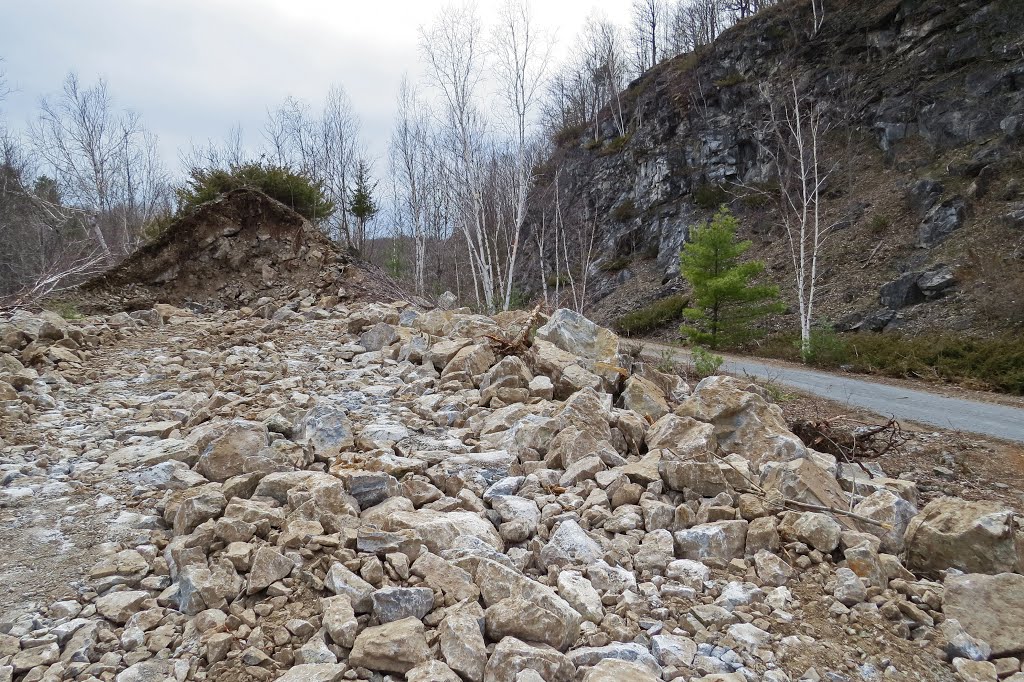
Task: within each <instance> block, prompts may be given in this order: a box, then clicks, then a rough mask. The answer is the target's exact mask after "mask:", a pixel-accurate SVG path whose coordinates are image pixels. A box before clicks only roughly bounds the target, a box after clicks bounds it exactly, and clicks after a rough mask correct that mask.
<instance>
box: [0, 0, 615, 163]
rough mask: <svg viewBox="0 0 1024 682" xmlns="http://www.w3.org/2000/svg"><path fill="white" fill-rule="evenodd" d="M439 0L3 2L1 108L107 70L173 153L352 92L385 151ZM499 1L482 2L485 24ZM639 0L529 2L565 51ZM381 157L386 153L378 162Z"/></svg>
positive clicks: (19, 105)
mask: <svg viewBox="0 0 1024 682" xmlns="http://www.w3.org/2000/svg"><path fill="white" fill-rule="evenodd" d="M445 4H448V3H446V2H441V1H435V0H0V6H2V13H0V14H2V20H0V57H2V58H3V59H4V62H5V63H4V65H3V69H4V70H5V71H6V72H7V77H8V81H9V85H10V86H12V87H14V88H15V92H13V93H12V94H11V95H10V97H9V98H8V99H7V101H6V102H4V103H3V104H2V105H0V107H2V108H3V110H4V112H5V114H6V116H7V119H8V121H9V122H10V124H11V125H12V127H19V126H21V125H23V124H24V123H25V122H26V121H27V120H28V119H29V118H30V117H32V116H34V112H35V108H36V106H37V104H38V102H39V99H40V97H42V96H43V95H46V94H47V93H52V92H56V91H58V90H59V89H60V87H61V82H62V80H63V78H64V75H65V74H66V73H67V72H68V71H71V70H74V71H76V72H77V73H78V75H79V77H80V79H81V80H82V82H83V83H85V84H92V83H94V82H95V80H96V78H97V77H103V78H105V79H106V80H107V82H108V85H109V88H110V91H111V93H112V94H113V95H114V97H115V100H116V104H117V105H119V106H125V107H129V108H132V109H134V110H135V111H137V112H139V113H140V114H141V115H142V119H143V121H144V123H145V124H146V125H147V126H148V127H149V128H150V130H152V131H153V132H155V133H156V134H157V135H159V137H160V146H161V150H162V152H163V154H164V157H165V159H166V160H167V161H168V163H169V164H171V165H172V166H173V167H175V168H176V166H177V152H178V149H179V148H181V147H187V146H188V145H189V144H190V141H196V142H199V143H203V142H205V141H206V140H207V139H221V138H223V137H225V136H226V135H227V134H228V132H229V131H230V129H231V128H232V127H233V126H235V125H236V124H240V125H241V126H242V129H243V130H244V132H245V135H246V140H247V142H248V143H249V144H256V143H258V142H259V140H260V138H259V135H260V129H261V127H262V125H263V120H264V117H265V113H266V110H267V107H268V106H275V105H277V104H279V103H280V102H281V101H282V100H283V99H284V98H285V97H286V96H288V95H294V96H296V97H299V98H302V99H306V100H309V101H311V102H314V103H315V102H319V101H320V99H321V98H322V97H323V95H324V94H325V93H326V91H327V89H328V87H329V86H330V85H331V84H332V83H337V84H340V85H342V86H343V87H344V88H345V89H346V90H347V91H348V93H349V95H350V97H351V99H352V101H353V104H354V106H355V109H356V112H357V113H358V115H359V117H360V118H361V120H362V126H363V135H364V139H365V142H366V144H367V147H368V149H369V152H370V154H371V155H376V156H378V157H383V155H384V154H385V150H386V146H387V140H388V138H389V136H390V131H391V125H392V114H393V111H394V101H395V95H396V93H397V90H398V85H399V82H400V80H401V78H402V75H403V73H406V72H409V73H410V74H412V75H415V74H416V73H417V72H418V69H419V64H418V47H417V45H418V29H419V27H420V26H421V25H424V24H429V23H430V21H431V20H432V18H433V16H434V15H435V13H436V12H437V11H438V9H439V8H441V7H443V6H444V5H445ZM498 4H499V3H498V0H481V1H480V2H478V6H479V8H480V10H481V15H482V16H483V18H484V20H485V21H486V20H487V19H488V17H490V16H492V15H493V13H494V10H495V9H496V7H497V6H498ZM629 5H630V0H543V1H541V2H538V1H537V0H534V2H533V12H534V15H535V16H536V18H537V20H538V23H541V24H543V25H544V26H545V27H547V28H548V29H549V30H550V31H552V32H553V33H555V35H556V37H557V44H556V56H558V55H561V54H563V53H564V52H565V50H566V49H568V47H569V46H570V45H571V43H572V41H573V39H574V38H575V36H576V34H577V32H578V31H579V29H580V28H581V27H582V25H583V22H584V21H585V19H586V17H587V16H588V15H589V14H590V13H591V12H592V11H593V10H595V9H596V10H597V11H599V12H602V13H603V14H604V15H605V16H607V17H609V18H610V19H613V20H615V21H618V22H620V23H625V20H626V17H627V15H628V12H629ZM382 170H383V162H382V161H381V162H378V172H380V171H382Z"/></svg>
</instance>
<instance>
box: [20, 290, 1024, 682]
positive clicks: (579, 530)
mask: <svg viewBox="0 0 1024 682" xmlns="http://www.w3.org/2000/svg"><path fill="white" fill-rule="evenodd" d="M266 305H271V306H273V307H274V308H275V313H274V314H272V315H271V316H270V317H271V319H270V320H268V319H267V318H266V316H264V315H263V314H262V313H261V311H258V310H255V309H252V308H245V307H243V308H241V309H240V310H237V311H230V312H220V313H209V314H203V315H195V314H193V313H190V312H188V311H186V310H182V309H177V308H173V307H170V306H164V305H161V306H157V307H155V308H153V309H149V310H141V311H137V312H134V313H131V314H125V313H119V314H116V315H112V316H109V317H95V318H86V319H84V320H80V321H77V322H72V323H69V322H66V321H64V320H62V319H61V318H59V317H56V316H54V315H52V314H43V315H40V316H32V315H19V316H16V317H14V318H12V319H10V320H8V321H7V322H6V323H0V351H2V352H0V420H2V421H0V426H2V431H0V433H2V434H3V439H4V440H3V443H0V445H2V447H3V450H2V452H3V455H2V460H0V546H3V547H4V548H5V554H4V556H3V557H0V574H2V575H3V576H4V583H6V584H5V585H3V586H0V681H3V682H10V681H12V680H16V681H19V682H29V681H32V682H39V681H44V680H45V681H50V680H72V679H73V680H83V681H84V680H104V681H109V680H115V681H116V682H139V681H150V680H177V681H178V682H182V681H184V680H226V681H233V680H273V679H279V680H285V681H286V682H307V681H317V682H319V681H328V680H400V679H405V680H410V681H419V682H427V681H452V682H458V681H468V682H481V681H487V682H504V681H508V682H512V681H516V682H537V681H570V680H582V681H584V682H611V681H636V682H641V681H653V680H683V681H687V682H690V681H694V680H696V681H699V682H759V681H763V682H785V681H794V682H795V681H796V680H808V681H810V680H829V681H831V682H841V681H843V680H849V681H851V682H852V681H854V680H899V679H918V680H943V679H960V680H964V681H965V682H976V681H995V680H997V679H1006V680H1012V681H1013V682H1021V681H1022V680H1024V673H1022V672H1020V659H1019V657H1020V656H1021V655H1022V654H1024V575H1021V572H1022V568H1024V531H1022V529H1021V526H1020V520H1019V518H1018V517H1016V516H1015V515H1014V514H1013V513H1012V512H1011V511H1010V510H1007V509H1002V508H1000V507H999V506H998V505H995V504H991V503H984V502H966V501H963V500H959V499H955V498H939V499H936V500H933V501H931V502H929V503H928V504H927V505H924V506H923V508H921V509H919V508H918V507H919V506H920V505H921V500H920V499H919V496H918V491H917V489H916V487H915V486H914V484H913V483H912V482H910V481H906V480H900V479H898V478H887V477H884V476H879V475H875V474H870V473H868V471H867V470H866V469H864V468H861V467H859V466H857V465H856V464H849V463H845V462H837V461H836V460H835V458H833V457H831V456H829V455H825V454H821V453H818V452H815V451H813V450H810V449H808V448H807V447H805V446H804V445H803V443H802V442H801V441H800V440H799V439H798V438H796V437H795V436H794V435H793V434H792V433H790V432H789V431H788V430H787V428H786V424H785V421H784V420H783V418H782V414H781V410H780V409H779V407H778V406H776V405H774V404H772V403H771V402H770V400H769V399H768V398H767V396H766V395H765V393H764V392H763V391H762V390H761V389H760V388H759V387H758V386H754V385H749V384H747V383H745V382H743V381H740V380H737V379H734V378H730V377H709V378H707V379H704V380H703V381H701V382H700V383H698V384H697V385H695V386H692V387H691V386H689V385H687V384H686V382H685V381H683V380H682V379H680V378H679V377H677V376H672V375H667V374H663V373H661V372H659V371H657V370H656V369H655V368H653V367H651V366H650V365H648V364H644V363H641V362H637V361H635V360H634V359H632V358H630V357H628V356H626V355H624V354H622V353H621V352H620V348H619V344H618V339H617V338H616V337H615V336H614V335H613V334H611V333H610V332H608V331H607V330H605V329H602V328H600V327H597V326H596V325H594V324H593V323H591V322H590V321H588V320H586V319H585V318H583V317H581V316H579V315H577V314H576V313H573V312H571V311H568V310H559V311H557V312H555V313H554V314H553V315H552V316H551V317H550V318H549V319H547V320H546V321H544V324H543V325H542V326H541V327H540V328H539V329H538V330H537V331H536V334H535V335H534V338H533V339H532V342H530V343H529V344H528V346H522V347H520V348H519V350H520V352H519V353H518V354H516V355H508V356H505V357H502V356H501V355H502V353H501V349H508V348H511V347H514V346H515V345H516V344H513V343H510V342H511V340H513V339H521V338H523V337H522V335H521V334H520V332H521V331H522V329H523V327H524V326H529V325H530V324H531V323H532V322H533V320H532V317H531V316H530V315H528V314H525V313H506V314H502V315H499V316H496V317H493V318H492V317H486V316H481V315H474V314H471V313H469V312H468V311H465V310H455V311H442V310H435V311H430V312H420V311H418V310H416V309H414V308H412V307H410V306H408V305H406V304H403V303H393V304H351V305H345V304H340V303H337V302H336V301H316V300H315V297H313V296H303V297H301V298H296V299H293V300H291V301H288V302H276V303H270V304H266ZM501 339H504V340H505V341H506V343H505V344H502V343H499V342H498V340H501ZM48 524H49V525H48ZM74 530H77V531H78V532H79V533H80V534H79V535H76V534H74V532H73V531H74ZM26 565H31V568H32V569H34V570H32V571H22V570H19V566H21V567H23V568H24V567H25V566H26ZM46 575H52V576H57V577H58V578H59V579H58V580H55V581H51V582H49V583H48V582H46V580H45V576H46ZM5 587H6V588H7V591H4V588H5Z"/></svg>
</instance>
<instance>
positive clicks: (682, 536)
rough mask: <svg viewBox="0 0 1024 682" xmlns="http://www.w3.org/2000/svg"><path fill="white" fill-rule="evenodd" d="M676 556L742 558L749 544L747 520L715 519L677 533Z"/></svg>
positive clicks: (723, 559) (727, 559)
mask: <svg viewBox="0 0 1024 682" xmlns="http://www.w3.org/2000/svg"><path fill="white" fill-rule="evenodd" d="M675 545H676V556H678V557H679V558H681V559H691V560H695V561H700V560H702V559H721V560H722V561H730V560H732V559H742V558H743V555H744V551H745V549H746V546H747V522H746V521H715V522H713V523H704V524H700V525H698V526H694V527H693V528H687V529H685V530H680V531H677V532H676V534H675Z"/></svg>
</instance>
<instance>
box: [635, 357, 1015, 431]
mask: <svg viewBox="0 0 1024 682" xmlns="http://www.w3.org/2000/svg"><path fill="white" fill-rule="evenodd" d="M644 346H645V348H649V349H651V350H652V351H654V352H656V353H660V352H661V351H662V350H663V349H669V350H671V351H672V352H673V353H675V354H676V356H677V357H678V358H679V359H680V360H688V359H689V354H688V353H687V352H686V351H684V350H680V349H678V348H673V347H671V346H664V345H662V344H656V343H645V344H644ZM722 369H723V370H724V371H726V372H729V373H730V374H738V375H743V374H744V373H746V374H750V375H751V376H755V377H758V378H762V379H771V380H773V381H776V382H778V383H780V384H785V385H786V386H791V387H793V388H795V389H797V390H800V391H803V392H804V393H810V394H813V395H818V396H822V397H824V398H828V399H830V400H835V401H837V402H841V403H846V404H849V405H853V406H856V407H859V408H862V409H865V410H869V411H871V412H875V413H877V414H880V415H884V416H889V415H893V416H895V417H896V418H897V419H901V420H908V421H913V422H918V423H920V424H928V425H931V426H938V427H941V428H945V429H955V430H959V431H969V432H971V433H979V434H983V435H986V436H992V437H994V438H1002V439H1005V440H1011V441H1016V442H1018V443H1024V410H1022V409H1018V408H1014V407H1007V406H1005V405H996V404H992V403H983V402H980V401H976V400H965V399H962V398H949V397H946V396H942V395H938V394H935V393H929V392H927V391H917V390H913V389H909V388H904V387H901V386H892V385H889V384H883V383H877V382H874V381H871V380H869V379H854V378H852V377H846V376H843V375H841V374H833V373H831V372H822V371H817V370H811V369H800V368H795V367H789V366H786V365H783V364H774V363H772V364H769V363H767V362H763V361H760V360H757V359H751V358H740V357H726V361H725V364H723V365H722Z"/></svg>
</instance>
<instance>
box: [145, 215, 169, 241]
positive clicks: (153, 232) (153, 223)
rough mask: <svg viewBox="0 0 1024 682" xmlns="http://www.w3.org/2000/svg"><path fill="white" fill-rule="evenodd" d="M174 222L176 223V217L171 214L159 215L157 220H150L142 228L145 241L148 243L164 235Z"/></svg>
mask: <svg viewBox="0 0 1024 682" xmlns="http://www.w3.org/2000/svg"><path fill="white" fill-rule="evenodd" d="M172 222H174V216H173V215H172V214H170V213H164V214H163V215H159V216H157V217H156V218H153V219H151V220H149V221H148V222H146V224H145V225H143V226H142V237H143V239H145V240H146V241H153V240H154V239H156V238H157V237H159V236H160V235H162V234H163V233H164V231H165V230H166V229H167V228H168V227H170V226H171V223H172Z"/></svg>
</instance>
